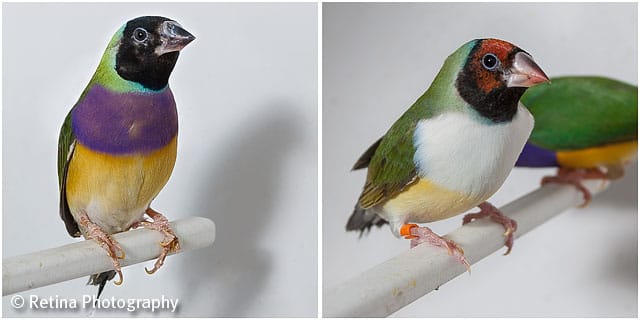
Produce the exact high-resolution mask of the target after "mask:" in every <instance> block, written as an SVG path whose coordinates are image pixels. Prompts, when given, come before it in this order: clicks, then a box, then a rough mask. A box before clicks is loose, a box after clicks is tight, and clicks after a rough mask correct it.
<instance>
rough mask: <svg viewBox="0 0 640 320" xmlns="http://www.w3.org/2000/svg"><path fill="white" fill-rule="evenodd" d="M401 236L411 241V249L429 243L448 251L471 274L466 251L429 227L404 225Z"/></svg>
mask: <svg viewBox="0 0 640 320" xmlns="http://www.w3.org/2000/svg"><path fill="white" fill-rule="evenodd" d="M400 235H402V236H404V237H405V239H411V248H414V247H416V246H417V245H419V244H421V243H424V242H428V243H429V244H431V245H434V246H436V247H441V248H445V249H447V252H448V253H449V255H451V256H453V257H454V258H456V260H457V261H458V262H459V263H461V264H463V265H464V266H465V268H467V272H469V273H471V265H470V264H469V261H467V259H466V258H465V257H464V250H463V249H462V248H461V247H460V246H459V245H458V244H456V243H455V242H453V241H451V240H449V239H445V238H443V237H441V236H439V235H437V234H435V233H434V232H433V231H431V229H429V228H427V227H419V226H418V225H416V224H404V225H402V227H401V228H400Z"/></svg>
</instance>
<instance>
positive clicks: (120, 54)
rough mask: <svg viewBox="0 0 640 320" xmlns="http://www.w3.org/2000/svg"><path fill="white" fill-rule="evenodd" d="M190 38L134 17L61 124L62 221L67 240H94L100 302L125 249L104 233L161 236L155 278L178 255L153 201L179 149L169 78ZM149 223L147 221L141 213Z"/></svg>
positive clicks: (156, 20)
mask: <svg viewBox="0 0 640 320" xmlns="http://www.w3.org/2000/svg"><path fill="white" fill-rule="evenodd" d="M194 39H195V37H194V36H193V35H191V34H190V33H189V32H187V31H186V30H184V29H183V28H182V27H181V26H180V24H178V23H177V22H175V21H173V20H170V19H168V18H164V17H151V16H147V17H139V18H136V19H133V20H131V21H128V22H127V23H126V24H124V25H123V26H122V27H121V28H120V29H119V30H118V31H116V33H115V35H114V36H113V38H112V39H111V41H110V42H109V45H108V46H107V49H106V50H105V52H104V55H103V56H102V59H101V60H100V64H99V65H98V69H97V70H96V72H95V73H94V75H93V77H92V78H91V81H89V84H88V85H87V87H86V88H85V90H84V91H83V92H82V94H81V95H80V99H78V102H76V104H75V105H74V106H73V108H72V109H71V111H70V112H69V114H68V115H67V117H66V119H65V120H64V124H63V125H62V129H61V131H60V137H59V142H58V178H59V184H60V216H61V218H62V220H63V221H64V223H65V226H66V228H67V231H68V232H69V234H70V235H71V236H72V237H79V236H80V235H82V236H84V237H85V238H87V239H93V240H95V241H96V242H98V244H100V246H101V247H102V248H104V249H105V250H106V251H107V253H108V254H109V256H110V257H111V259H112V261H113V267H114V270H112V271H107V272H103V273H100V274H95V275H92V276H91V278H90V279H89V284H93V285H97V286H99V288H98V297H99V296H100V294H101V293H102V290H103V289H104V286H105V284H106V282H107V281H108V280H111V279H113V278H114V277H115V275H116V273H117V274H118V275H119V280H118V281H117V282H115V283H116V284H120V283H122V271H121V267H120V262H119V261H118V259H123V258H124V256H125V252H124V250H123V249H122V247H121V246H120V245H119V244H118V243H117V242H116V241H115V240H114V239H113V238H112V237H111V236H110V235H111V234H114V233H117V232H122V231H126V230H129V229H131V228H135V227H137V226H140V225H142V226H144V227H146V228H150V229H154V230H158V231H160V232H162V233H163V234H164V240H163V242H162V243H160V245H161V247H162V251H161V252H162V253H161V254H160V256H159V257H158V260H157V261H156V263H155V265H154V267H153V268H152V269H151V270H147V272H148V273H153V272H155V271H156V270H158V268H160V267H161V266H162V264H163V263H164V260H165V257H166V256H167V254H168V253H169V252H171V251H176V250H179V248H180V246H179V242H178V238H177V237H176V235H175V234H174V233H173V231H172V230H171V228H170V227H169V224H168V221H167V219H166V218H165V217H164V216H163V215H161V214H160V213H158V212H156V211H154V210H153V209H151V207H150V205H151V201H152V200H153V199H154V198H155V197H156V196H157V195H158V193H159V192H160V190H161V189H162V188H163V187H164V185H165V184H166V183H167V181H168V179H169V176H170V175H171V172H172V170H173V166H174V163H175V159H176V150H177V134H178V114H177V111H176V104H175V100H174V99H173V93H172V92H171V89H170V88H169V85H168V80H169V76H170V74H171V71H172V70H173V68H174V66H175V64H176V61H177V59H178V55H179V51H180V50H181V49H182V48H184V47H185V46H186V45H187V44H189V43H190V42H191V41H193V40H194ZM145 213H146V214H147V216H149V217H150V218H151V219H152V221H147V220H145V218H144V214H145Z"/></svg>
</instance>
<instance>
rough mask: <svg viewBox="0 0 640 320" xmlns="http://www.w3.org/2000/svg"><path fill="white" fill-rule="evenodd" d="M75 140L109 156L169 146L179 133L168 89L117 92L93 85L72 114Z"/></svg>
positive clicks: (174, 109)
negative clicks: (149, 91)
mask: <svg viewBox="0 0 640 320" xmlns="http://www.w3.org/2000/svg"><path fill="white" fill-rule="evenodd" d="M72 127H73V132H74V135H75V136H76V139H77V140H78V141H79V142H81V143H82V144H83V145H85V146H87V147H88V148H90V149H92V150H95V151H99V152H105V153H109V154H117V155H125V154H133V153H145V152H151V151H154V150H158V149H160V148H162V147H164V146H166V145H167V144H168V143H169V142H170V141H171V140H172V139H173V138H174V137H175V136H176V134H177V132H178V116H177V112H176V106H175V101H174V99H173V94H172V93H171V90H170V89H169V88H166V89H165V90H163V91H161V92H152V93H117V92H112V91H110V90H108V89H106V88H104V87H102V86H100V85H93V86H92V87H91V88H90V89H89V91H88V92H87V93H86V95H85V96H84V98H83V99H82V100H81V101H80V102H79V103H78V104H77V105H76V107H75V108H74V110H73V112H72Z"/></svg>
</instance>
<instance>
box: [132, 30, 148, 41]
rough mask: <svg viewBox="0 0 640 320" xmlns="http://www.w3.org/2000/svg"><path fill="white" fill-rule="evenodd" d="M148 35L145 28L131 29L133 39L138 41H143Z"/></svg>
mask: <svg viewBox="0 0 640 320" xmlns="http://www.w3.org/2000/svg"><path fill="white" fill-rule="evenodd" d="M148 36H149V33H148V32H147V30H145V29H143V28H136V29H135V30H133V39H135V40H136V41H138V42H143V41H145V40H147V37H148Z"/></svg>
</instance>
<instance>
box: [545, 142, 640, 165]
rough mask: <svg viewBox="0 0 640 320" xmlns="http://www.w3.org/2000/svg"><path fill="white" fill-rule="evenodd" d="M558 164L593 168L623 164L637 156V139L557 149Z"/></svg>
mask: <svg viewBox="0 0 640 320" xmlns="http://www.w3.org/2000/svg"><path fill="white" fill-rule="evenodd" d="M557 157H558V164H560V166H562V167H567V168H594V167H598V166H615V165H621V164H625V163H627V162H629V161H631V160H633V159H636V158H637V157H638V141H629V142H621V143H616V144H611V145H606V146H601V147H595V148H589V149H584V150H575V151H558V153H557Z"/></svg>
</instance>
